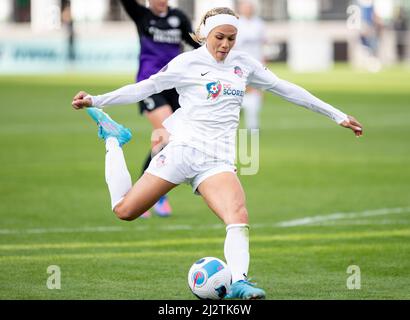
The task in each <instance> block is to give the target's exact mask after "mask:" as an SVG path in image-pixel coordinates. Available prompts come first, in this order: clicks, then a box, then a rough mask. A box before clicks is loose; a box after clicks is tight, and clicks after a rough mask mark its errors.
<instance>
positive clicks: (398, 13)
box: [0, 0, 410, 74]
mask: <svg viewBox="0 0 410 320" xmlns="http://www.w3.org/2000/svg"><path fill="white" fill-rule="evenodd" d="M138 1H139V2H141V3H144V0H138ZM254 2H255V4H256V7H257V12H258V15H259V16H260V17H261V18H262V19H263V20H264V22H265V23H266V35H265V38H266V43H265V46H264V55H265V58H266V59H267V61H281V62H286V63H287V65H288V66H289V67H290V68H291V69H292V70H293V71H297V72H299V71H309V72H311V71H325V70H329V69H330V68H332V66H333V65H334V63H335V62H347V63H348V64H350V65H352V66H354V67H355V68H361V69H364V70H368V71H371V72H377V71H379V70H380V69H381V68H383V67H384V66H390V65H393V64H396V63H398V62H406V61H407V62H408V61H409V57H410V49H409V44H410V33H409V32H408V20H409V13H410V1H409V0H374V1H373V0H256V1H254ZM169 3H170V5H171V6H177V7H178V8H180V9H182V10H183V11H184V12H185V13H186V14H187V15H188V16H189V17H190V18H191V19H192V22H193V26H194V28H195V26H196V25H197V23H198V21H199V19H200V17H201V15H202V14H203V13H204V12H205V11H206V10H207V9H209V8H210V7H215V6H228V7H232V8H234V9H235V7H236V5H237V3H236V1H235V0H216V1H215V0H171V1H169ZM136 37H137V33H136V30H135V26H134V24H133V23H132V21H131V20H130V19H129V18H128V17H127V15H126V13H125V11H124V9H123V7H122V6H121V4H120V2H119V1H117V0H88V1H81V0H71V1H69V0H0V73H3V74H4V73H6V74H9V73H21V72H23V73H30V72H33V73H50V72H66V71H76V70H81V71H96V72H130V71H132V72H135V69H136V67H138V65H137V60H138V59H137V57H138V50H136V46H138V41H135V39H136ZM366 38H367V39H366ZM137 49H138V48H137Z"/></svg>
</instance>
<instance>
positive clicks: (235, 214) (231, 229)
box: [198, 172, 265, 299]
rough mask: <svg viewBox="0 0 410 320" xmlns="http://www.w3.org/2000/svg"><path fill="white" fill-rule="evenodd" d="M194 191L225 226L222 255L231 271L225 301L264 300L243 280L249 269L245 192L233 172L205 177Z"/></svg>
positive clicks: (262, 295) (258, 292) (262, 296)
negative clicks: (228, 290)
mask: <svg viewBox="0 0 410 320" xmlns="http://www.w3.org/2000/svg"><path fill="white" fill-rule="evenodd" d="M198 191H199V192H200V194H201V195H202V197H203V198H204V200H205V202H206V203H207V205H208V206H209V207H210V208H211V209H212V211H214V212H215V214H216V215H217V216H218V217H219V218H220V219H221V220H222V221H223V222H224V223H225V224H226V239H225V246H224V253H225V258H226V262H227V264H228V266H229V268H230V269H231V272H232V287H231V290H230V292H229V293H228V295H227V298H239V299H264V298H265V292H264V291H263V290H262V289H259V288H256V287H255V286H254V284H252V283H250V282H249V281H247V274H248V268H249V225H248V212H247V209H246V205H245V193H244V191H243V188H242V186H241V183H240V181H239V179H238V177H237V176H236V174H235V173H233V172H221V173H218V174H215V175H212V176H210V177H208V178H206V179H205V180H204V181H203V182H201V183H200V184H199V186H198Z"/></svg>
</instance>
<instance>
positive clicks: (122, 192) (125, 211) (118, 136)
mask: <svg viewBox="0 0 410 320" xmlns="http://www.w3.org/2000/svg"><path fill="white" fill-rule="evenodd" d="M87 113H88V114H89V115H90V116H91V117H92V119H93V120H94V121H95V122H96V123H97V125H98V135H99V137H100V138H102V139H104V140H105V145H106V151H107V152H106V157H105V177H106V182H107V185H108V189H109V191H110V196H111V205H112V209H113V211H114V212H115V213H116V215H117V216H118V217H119V218H120V219H122V220H134V219H135V218H137V217H139V216H140V215H141V214H143V213H144V212H145V211H146V210H147V209H148V208H150V207H151V206H152V205H154V204H155V203H156V202H157V201H158V199H159V198H160V197H161V196H163V195H164V194H166V193H167V192H168V191H170V190H171V189H172V188H174V187H175V186H176V185H175V184H173V183H170V182H168V181H166V180H164V179H161V178H159V177H156V176H154V175H151V174H149V173H146V174H144V175H143V176H142V177H141V178H140V179H139V180H138V181H137V183H136V184H135V185H134V186H133V187H132V184H131V176H130V174H129V171H128V169H127V165H126V162H125V158H124V154H123V151H122V148H121V147H122V146H123V145H124V144H126V143H127V142H128V141H129V140H130V139H131V132H130V131H129V130H128V129H127V128H124V127H123V126H122V125H120V124H118V123H116V122H115V121H114V120H112V119H111V118H110V117H109V116H108V115H107V114H106V113H105V112H103V111H102V110H100V109H97V108H88V109H87Z"/></svg>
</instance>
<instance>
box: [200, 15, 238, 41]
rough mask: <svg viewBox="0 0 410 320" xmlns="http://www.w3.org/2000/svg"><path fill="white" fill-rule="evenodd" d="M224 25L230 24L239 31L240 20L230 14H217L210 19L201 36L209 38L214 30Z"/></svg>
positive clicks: (206, 21)
mask: <svg viewBox="0 0 410 320" xmlns="http://www.w3.org/2000/svg"><path fill="white" fill-rule="evenodd" d="M224 24H229V25H231V26H234V27H235V28H236V29H238V18H237V17H235V16H233V15H230V14H217V15H215V16H212V17H209V18H207V19H206V20H205V24H204V25H203V26H202V28H201V36H203V37H204V38H207V37H208V34H209V33H210V32H211V30H212V29H214V28H216V27H218V26H222V25H224Z"/></svg>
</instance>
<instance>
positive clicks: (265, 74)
mask: <svg viewBox="0 0 410 320" xmlns="http://www.w3.org/2000/svg"><path fill="white" fill-rule="evenodd" d="M250 62H251V64H253V65H254V68H253V72H252V74H251V75H250V76H249V78H248V84H249V85H251V86H254V87H256V88H259V89H262V90H267V91H270V92H272V93H275V94H277V95H279V96H281V97H282V98H284V99H286V100H287V101H289V102H292V103H294V104H297V105H299V106H302V107H305V108H307V109H310V110H312V111H315V112H318V113H320V114H323V115H325V116H327V117H329V118H330V119H332V120H333V121H335V122H336V123H337V124H339V125H341V126H342V127H345V128H348V129H351V130H352V131H353V132H354V134H355V135H356V136H357V137H359V136H361V135H362V134H363V126H362V124H361V123H360V122H359V121H357V120H356V119H355V118H354V117H353V116H350V115H347V114H345V113H344V112H342V111H341V110H339V109H336V108H335V107H333V106H331V105H330V104H328V103H326V102H324V101H322V100H320V99H319V98H317V97H315V96H314V95H313V94H311V93H310V92H308V91H307V90H305V89H304V88H302V87H300V86H298V85H296V84H293V83H291V82H288V81H286V80H283V79H280V78H278V77H277V76H276V75H275V74H273V73H272V72H271V71H270V70H268V69H267V68H266V67H264V66H263V65H262V64H261V63H259V62H258V61H256V60H254V59H253V60H251V61H250Z"/></svg>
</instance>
